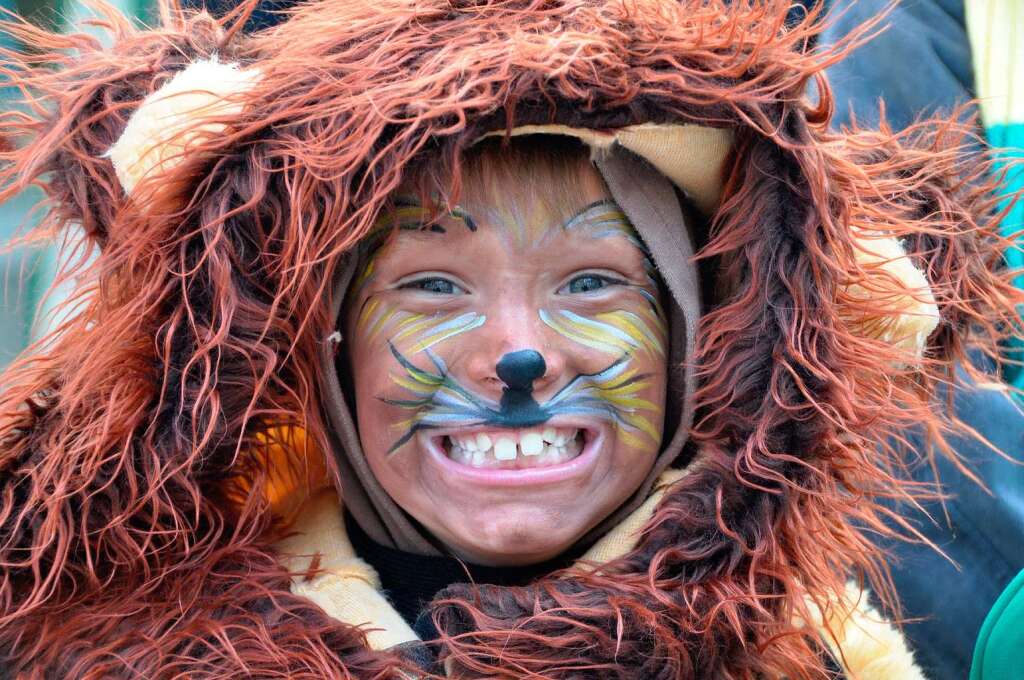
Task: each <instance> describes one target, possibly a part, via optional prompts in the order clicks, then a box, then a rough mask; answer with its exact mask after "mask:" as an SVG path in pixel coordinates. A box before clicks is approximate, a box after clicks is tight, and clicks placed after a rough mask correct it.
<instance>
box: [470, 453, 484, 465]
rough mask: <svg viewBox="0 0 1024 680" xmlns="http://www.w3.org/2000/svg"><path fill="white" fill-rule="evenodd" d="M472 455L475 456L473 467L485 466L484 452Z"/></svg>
mask: <svg viewBox="0 0 1024 680" xmlns="http://www.w3.org/2000/svg"><path fill="white" fill-rule="evenodd" d="M471 455H472V456H473V463H472V465H473V467H482V466H483V464H484V454H483V452H482V451H474V452H473V453H472V454H471Z"/></svg>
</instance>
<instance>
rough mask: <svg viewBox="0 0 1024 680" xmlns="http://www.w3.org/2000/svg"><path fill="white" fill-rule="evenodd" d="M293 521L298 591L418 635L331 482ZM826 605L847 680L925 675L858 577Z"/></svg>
mask: <svg viewBox="0 0 1024 680" xmlns="http://www.w3.org/2000/svg"><path fill="white" fill-rule="evenodd" d="M689 471H690V470H689V469H687V470H676V469H671V470H667V471H666V472H665V473H664V474H662V475H661V477H659V478H658V482H657V484H655V487H654V491H653V492H652V494H651V497H650V498H649V499H648V500H647V501H646V502H644V504H643V505H641V506H640V507H639V508H637V509H636V510H635V511H634V512H633V513H632V514H631V515H630V516H629V517H628V518H627V519H626V520H625V521H624V522H623V523H622V524H620V525H619V526H618V527H616V528H615V529H613V530H612V531H611V532H609V533H608V534H607V535H605V536H604V537H603V538H602V539H601V540H600V541H598V542H597V544H595V545H594V546H593V547H592V548H591V549H590V550H588V551H587V553H586V554H585V555H584V556H583V557H582V558H581V559H580V562H579V563H578V566H580V567H582V568H588V567H589V566H590V565H591V564H593V563H602V562H607V561H609V560H612V559H615V558H616V557H620V556H622V555H624V554H626V553H627V552H629V551H630V550H632V549H633V548H634V547H635V546H636V543H637V541H638V540H639V537H640V536H639V531H640V529H641V528H642V527H643V525H644V524H646V523H647V520H649V519H650V518H651V516H652V514H653V513H654V510H655V507H656V506H657V504H658V503H659V502H660V501H661V499H662V497H663V496H664V494H665V492H666V490H667V489H668V488H669V487H670V486H671V485H672V484H673V483H675V482H677V481H679V480H680V479H682V478H683V477H684V476H686V475H687V474H689ZM294 528H295V534H294V535H292V536H289V537H288V538H286V539H284V540H282V541H280V542H279V543H278V546H277V547H278V549H279V551H280V552H281V553H282V555H283V556H284V557H285V564H286V566H287V567H288V568H289V569H291V570H292V571H294V572H296V576H295V577H294V578H293V580H292V588H291V589H292V592H293V593H295V594H296V595H301V596H303V597H307V598H309V599H310V600H311V601H313V602H314V603H315V604H317V605H319V606H320V607H321V608H322V609H323V610H324V611H325V612H326V613H327V614H328V615H330V616H332V617H333V618H335V619H337V620H338V621H342V622H344V623H347V624H350V625H353V626H359V627H360V628H362V629H363V630H364V631H365V632H366V636H367V642H368V644H369V645H370V647H371V648H372V649H378V650H383V649H389V648H391V647H394V646H395V645H399V644H403V643H406V642H411V641H415V640H418V639H419V638H418V637H417V635H416V633H415V632H414V631H413V630H412V628H410V627H409V624H408V623H406V622H405V621H404V620H403V619H402V618H401V616H399V614H398V612H396V611H395V609H394V608H393V607H392V606H391V605H390V604H389V603H388V601H387V599H386V598H385V597H384V595H383V594H382V593H381V592H380V579H379V578H378V576H377V573H376V572H375V571H374V570H373V568H372V567H370V565H368V564H367V563H366V562H364V561H363V560H361V559H359V557H357V556H356V554H355V550H354V549H353V548H352V544H351V543H350V542H349V540H348V534H347V533H346V531H345V525H344V521H343V519H342V506H341V502H340V500H339V499H338V496H337V494H336V493H335V492H334V491H333V490H328V491H323V492H321V493H319V494H317V495H316V496H314V497H313V498H312V499H311V500H310V501H309V502H308V503H307V504H306V505H305V506H304V507H303V509H302V512H301V513H300V514H299V516H298V519H297V520H296V522H295V525H294ZM311 556H316V557H313V558H312V559H311ZM310 567H315V568H316V569H317V570H318V571H316V573H315V574H314V575H312V576H310V575H309V574H308V573H307V572H309V571H310ZM826 610H827V611H826V612H824V613H822V612H821V610H819V609H818V608H817V607H815V606H814V605H813V604H812V605H811V611H812V613H814V614H815V615H816V618H815V620H814V621H812V622H811V624H812V625H814V626H815V627H816V628H817V629H819V630H823V631H824V630H825V628H826V625H827V629H828V630H827V631H826V632H825V633H824V637H825V639H826V641H827V642H828V644H829V646H830V647H831V648H832V652H833V654H835V656H836V658H837V659H839V660H840V663H841V665H842V666H843V669H844V671H845V672H846V674H847V677H848V678H849V680H925V676H924V674H923V673H922V671H921V670H920V668H918V667H917V665H916V664H915V662H914V657H913V654H912V653H911V651H910V649H909V648H908V647H907V644H906V641H905V640H904V638H903V636H902V635H901V634H900V632H899V630H897V629H896V628H895V627H894V626H893V625H892V624H891V623H889V622H888V621H886V620H885V618H884V617H882V615H881V614H880V613H878V612H877V611H876V610H875V609H873V608H872V607H870V606H869V604H868V598H867V593H866V592H863V591H861V590H860V589H859V588H858V587H857V586H856V585H855V584H853V583H849V584H847V588H846V592H845V597H844V599H843V601H841V602H835V603H831V604H830V606H828V607H827V608H826ZM828 631H830V633H829V632H828ZM833 636H834V638H835V639H833Z"/></svg>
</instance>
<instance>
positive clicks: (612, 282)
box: [558, 272, 628, 295]
mask: <svg viewBox="0 0 1024 680" xmlns="http://www.w3.org/2000/svg"><path fill="white" fill-rule="evenodd" d="M580 279H597V280H599V281H601V282H602V283H603V285H602V286H601V287H600V288H595V289H593V290H584V291H577V292H575V293H574V292H572V290H571V288H572V284H573V283H575V282H576V281H579V280H580ZM627 284H628V282H627V281H623V280H622V279H618V278H615V277H612V276H607V275H605V274H597V273H593V272H588V273H584V274H577V275H576V276H574V277H572V278H571V279H570V280H569V282H568V283H567V284H565V285H564V286H562V287H561V288H560V289H559V290H558V293H559V294H560V295H588V294H590V293H597V292H600V291H602V290H605V289H606V288H608V287H609V286H622V285H627Z"/></svg>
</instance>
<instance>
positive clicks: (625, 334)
mask: <svg viewBox="0 0 1024 680" xmlns="http://www.w3.org/2000/svg"><path fill="white" fill-rule="evenodd" d="M538 314H540V318H541V321H543V322H544V323H545V324H547V326H549V327H550V328H552V329H554V330H555V331H557V332H558V333H559V334H560V335H563V336H564V337H566V338H568V339H570V340H572V341H573V342H577V343H579V344H581V345H585V346H587V347H591V348H593V349H597V350H600V351H602V352H605V353H607V354H612V355H631V354H634V353H635V352H637V351H645V352H650V353H651V354H653V355H656V356H659V357H661V356H664V355H665V345H664V340H663V338H664V335H665V322H664V321H663V320H662V319H660V318H658V317H657V316H656V315H654V314H653V313H651V312H649V313H647V314H644V315H643V316H641V315H639V314H634V313H633V312H627V311H625V310H618V311H614V312H604V313H601V314H595V315H594V316H593V317H586V316H581V315H580V314H576V313H575V312H571V311H569V310H566V309H562V310H558V311H555V312H550V311H548V310H546V309H542V310H540V311H539V312H538ZM645 317H646V318H645Z"/></svg>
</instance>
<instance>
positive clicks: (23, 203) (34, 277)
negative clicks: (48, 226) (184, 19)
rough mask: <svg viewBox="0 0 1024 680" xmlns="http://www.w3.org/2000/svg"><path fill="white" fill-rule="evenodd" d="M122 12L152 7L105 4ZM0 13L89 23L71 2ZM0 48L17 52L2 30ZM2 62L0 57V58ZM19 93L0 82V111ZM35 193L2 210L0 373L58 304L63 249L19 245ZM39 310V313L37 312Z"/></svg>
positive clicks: (142, 13)
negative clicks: (57, 282) (56, 280)
mask: <svg viewBox="0 0 1024 680" xmlns="http://www.w3.org/2000/svg"><path fill="white" fill-rule="evenodd" d="M108 2H110V3H111V4H113V5H115V6H116V7H118V8H120V9H121V10H123V11H124V12H126V13H128V14H130V15H132V16H135V17H137V18H138V19H139V20H140V21H143V22H145V21H147V20H148V19H149V18H150V16H151V9H152V3H151V2H149V1H148V0H108ZM0 8H3V9H4V10H6V11H9V12H16V13H17V14H19V15H20V16H23V17H25V18H27V19H29V20H30V21H32V22H34V23H36V24H39V25H42V26H45V27H47V28H51V29H60V30H65V29H67V27H69V26H72V25H74V24H76V23H78V22H79V21H81V20H82V19H85V18H87V17H88V15H89V14H88V10H87V9H85V8H84V7H83V6H82V5H80V4H79V3H78V2H76V1H74V0H68V1H66V2H61V1H60V0H0ZM0 46H2V47H5V48H15V49H17V48H18V44H17V43H16V42H15V41H14V40H12V38H11V36H9V35H8V34H7V33H6V32H5V31H2V30H0ZM0 59H2V57H0ZM17 98H18V93H17V92H15V91H14V90H13V88H11V87H8V86H6V83H4V80H3V77H2V76H0V106H2V107H3V108H5V109H7V108H10V107H11V106H17ZM40 197H41V193H40V192H38V191H31V192H25V193H23V194H22V195H19V196H18V197H16V198H15V199H13V200H11V201H8V202H7V203H4V204H2V205H0V368H2V367H3V366H5V365H6V364H8V363H9V362H10V361H11V360H12V359H13V358H14V357H15V356H16V355H17V353H18V352H19V351H21V350H22V349H23V348H25V347H26V346H27V345H28V344H29V343H30V342H31V341H32V340H33V339H35V338H38V337H39V336H40V334H41V333H44V332H45V330H46V328H47V322H46V320H47V318H48V315H47V313H46V310H49V309H51V308H52V307H53V306H54V305H55V304H56V303H57V302H58V301H59V300H60V298H61V295H60V292H59V291H57V292H55V293H53V294H51V295H47V291H48V290H49V288H50V283H51V282H52V281H53V278H54V276H55V274H56V272H57V267H58V262H59V258H60V252H61V248H60V247H59V245H58V244H57V243H49V244H47V243H35V244H32V245H26V244H19V240H20V239H19V238H18V237H19V236H23V235H24V234H25V233H26V232H27V230H28V229H29V228H30V227H31V226H32V223H31V216H30V209H31V207H32V206H33V205H34V204H35V203H36V202H37V201H38V200H39V199H40ZM40 310H41V311H40Z"/></svg>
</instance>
